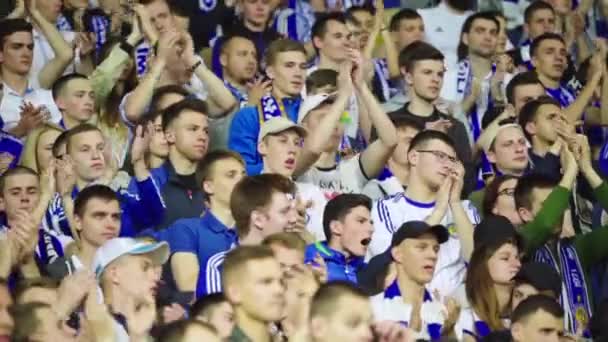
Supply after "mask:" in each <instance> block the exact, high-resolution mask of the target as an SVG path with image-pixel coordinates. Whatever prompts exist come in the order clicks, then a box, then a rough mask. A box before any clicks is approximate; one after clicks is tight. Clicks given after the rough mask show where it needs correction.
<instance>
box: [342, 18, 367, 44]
mask: <svg viewBox="0 0 608 342" xmlns="http://www.w3.org/2000/svg"><path fill="white" fill-rule="evenodd" d="M346 28H347V29H348V32H350V35H349V44H350V46H352V47H353V48H355V49H357V50H362V49H363V48H364V47H365V45H363V42H362V39H361V37H362V36H363V28H362V27H361V25H356V24H355V23H353V22H351V21H347V22H346Z"/></svg>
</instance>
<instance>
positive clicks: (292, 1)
mask: <svg viewBox="0 0 608 342" xmlns="http://www.w3.org/2000/svg"><path fill="white" fill-rule="evenodd" d="M297 3H298V1H297V0H289V1H288V3H287V8H283V9H281V10H279V11H277V12H276V18H275V20H274V25H273V26H274V29H275V30H276V31H277V32H279V33H280V34H282V35H284V36H287V38H289V39H291V40H296V41H297V40H299V39H298V38H299V36H298V23H297V12H298V9H297V6H298V4H297Z"/></svg>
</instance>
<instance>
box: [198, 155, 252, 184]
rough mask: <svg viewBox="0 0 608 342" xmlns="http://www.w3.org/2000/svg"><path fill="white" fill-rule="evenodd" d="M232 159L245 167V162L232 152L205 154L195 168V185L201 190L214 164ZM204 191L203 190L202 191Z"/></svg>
mask: <svg viewBox="0 0 608 342" xmlns="http://www.w3.org/2000/svg"><path fill="white" fill-rule="evenodd" d="M226 159H233V160H236V161H238V162H239V163H241V164H242V165H245V161H244V160H243V157H241V155H240V154H238V153H236V152H234V151H232V150H215V151H211V152H209V153H207V154H206V155H205V157H203V159H202V160H201V161H199V162H198V165H197V168H196V173H195V175H196V184H198V185H199V186H200V187H201V188H202V187H203V182H204V181H206V180H208V179H209V178H210V177H211V170H212V168H213V166H214V165H215V163H217V162H219V161H222V160H226ZM203 191H204V189H203Z"/></svg>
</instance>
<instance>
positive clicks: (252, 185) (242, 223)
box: [230, 173, 296, 236]
mask: <svg viewBox="0 0 608 342" xmlns="http://www.w3.org/2000/svg"><path fill="white" fill-rule="evenodd" d="M275 192H280V193H286V194H291V195H295V193H296V187H295V184H294V183H293V182H292V181H291V180H290V179H289V178H287V177H284V176H281V175H279V174H274V173H265V174H261V175H256V176H249V177H245V178H243V179H241V180H240V181H239V182H238V183H237V184H236V186H235V187H234V190H232V194H231V195H230V211H231V212H232V216H233V217H234V222H235V226H236V230H237V233H238V235H239V236H245V235H247V234H248V233H249V228H250V227H249V225H250V223H251V213H252V212H253V211H254V210H259V209H261V208H264V207H266V206H267V205H269V204H270V203H271V201H272V195H273V194H274V193H275Z"/></svg>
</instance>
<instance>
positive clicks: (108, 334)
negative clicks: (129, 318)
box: [82, 284, 115, 342]
mask: <svg viewBox="0 0 608 342" xmlns="http://www.w3.org/2000/svg"><path fill="white" fill-rule="evenodd" d="M82 287H84V286H82ZM86 289H87V298H86V300H85V303H84V314H85V317H86V324H85V325H84V330H85V331H86V332H87V333H88V334H85V335H92V337H91V340H94V341H98V342H101V341H103V342H105V341H108V342H109V341H115V336H114V318H112V316H111V315H110V312H109V311H108V307H107V306H106V304H104V303H103V300H102V298H101V296H100V293H99V291H98V289H97V286H96V285H95V284H93V285H90V286H89V287H88V288H86Z"/></svg>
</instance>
